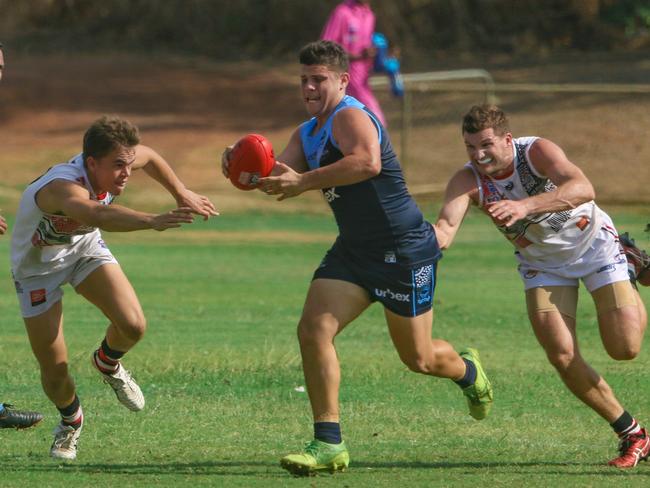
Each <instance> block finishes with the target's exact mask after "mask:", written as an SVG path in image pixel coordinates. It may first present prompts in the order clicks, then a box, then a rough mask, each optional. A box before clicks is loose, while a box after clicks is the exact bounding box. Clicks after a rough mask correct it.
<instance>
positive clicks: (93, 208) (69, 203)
mask: <svg viewBox="0 0 650 488" xmlns="http://www.w3.org/2000/svg"><path fill="white" fill-rule="evenodd" d="M36 204H37V205H38V207H39V208H40V209H41V210H42V211H43V212H46V213H49V214H55V215H65V216H66V217H70V218H71V219H73V220H76V221H77V222H80V223H82V224H85V225H87V226H90V227H99V228H100V229H103V230H106V231H112V232H128V231H133V230H142V229H155V230H159V231H162V230H166V229H170V228H172V227H180V226H181V224H191V223H192V221H193V220H194V217H193V215H192V213H194V210H193V209H191V208H189V207H179V208H176V209H173V210H170V211H169V212H165V213H162V214H158V215H156V214H151V213H146V212H139V211H137V210H133V209H130V208H127V207H123V206H121V205H102V204H100V203H98V202H96V201H94V200H91V199H90V194H89V193H88V190H87V189H86V188H84V187H82V186H81V185H79V184H77V183H75V182H72V181H68V180H54V181H52V182H51V183H49V184H47V185H46V186H45V187H43V188H42V189H41V190H40V191H39V192H38V194H37V196H36Z"/></svg>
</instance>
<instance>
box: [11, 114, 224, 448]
mask: <svg viewBox="0 0 650 488" xmlns="http://www.w3.org/2000/svg"><path fill="white" fill-rule="evenodd" d="M139 142H140V139H139V135H138V131H137V129H136V128H135V127H134V126H133V125H131V124H130V123H129V122H128V121H126V120H123V119H120V118H118V117H109V116H104V117H102V118H100V119H99V120H97V121H95V122H94V123H93V124H92V125H91V126H90V128H89V129H88V130H87V131H86V133H85V135H84V140H83V152H82V153H81V154H78V155H76V156H74V157H73V158H72V159H70V160H69V161H68V162H67V163H62V164H57V165H55V166H53V167H51V168H50V169H49V170H48V171H47V172H45V173H44V174H43V175H42V176H40V177H39V178H38V179H36V180H35V181H33V182H32V183H31V184H30V185H29V186H28V187H27V189H26V190H25V192H24V193H23V196H22V199H21V201H20V207H19V209H18V214H17V216H16V223H15V227H14V232H13V238H12V241H11V263H12V272H13V276H14V280H15V282H16V292H17V294H18V301H19V304H20V309H21V312H22V315H23V318H24V321H25V326H26V328H27V334H28V336H29V341H30V343H31V346H32V350H33V352H34V355H35V356H36V359H37V360H38V363H39V366H40V370H41V381H42V384H43V389H44V391H45V394H46V395H47V397H48V398H49V399H50V400H51V401H52V403H54V405H55V406H56V408H57V409H58V410H59V412H60V414H61V422H60V423H59V424H58V425H57V427H56V429H55V430H54V442H53V444H52V447H51V449H50V455H51V456H52V457H54V458H61V459H75V458H76V455H77V441H78V439H79V435H80V433H81V429H82V427H83V420H84V417H83V411H82V408H81V404H80V402H79V398H78V397H77V394H76V389H75V385H74V382H73V379H72V377H71V376H70V373H69V371H68V350H67V346H66V344H65V341H64V338H63V305H62V296H63V291H62V290H61V288H62V286H63V285H64V284H66V283H70V284H71V285H72V286H73V287H74V289H75V291H76V292H77V293H79V294H80V295H82V296H83V297H84V298H85V299H86V300H88V301H89V302H90V303H92V304H93V305H95V306H96V307H97V308H98V309H99V310H101V311H102V313H103V314H104V315H105V316H106V317H107V318H108V320H109V321H110V324H109V326H108V328H107V330H106V336H105V338H104V340H103V341H102V343H101V345H100V347H99V348H98V349H97V350H96V351H95V352H94V353H93V355H92V364H93V366H94V367H95V368H96V369H97V370H98V371H99V373H100V374H101V375H102V378H103V379H104V381H105V382H106V383H108V384H109V385H110V386H111V388H112V389H113V390H114V391H115V394H116V395H117V398H118V400H119V401H120V402H121V403H122V404H123V405H124V406H125V407H126V408H128V409H129V410H132V411H138V410H142V408H143V407H144V397H143V395H142V392H141V391H140V387H139V386H138V385H137V383H136V382H135V381H134V380H133V378H132V377H131V374H130V373H129V372H128V371H127V370H126V369H125V368H124V367H123V366H122V363H121V359H122V357H123V356H124V354H125V353H127V352H128V351H129V350H130V349H131V348H132V347H133V346H134V345H135V344H136V343H137V342H138V341H139V340H140V339H141V338H142V336H143V334H144V332H145V328H146V322H145V317H144V314H143V312H142V308H141V307H140V302H139V301H138V298H137V296H136V294H135V291H134V290H133V287H132V286H131V283H130V282H129V280H128V279H127V277H126V276H125V275H124V272H123V271H122V268H121V267H120V265H119V264H118V263H117V261H116V260H115V258H114V257H113V255H112V254H111V251H110V250H109V249H108V247H107V246H106V244H105V243H104V241H103V240H102V236H101V234H100V231H99V229H103V230H106V231H111V232H128V231H134V230H141V229H155V230H158V231H163V230H166V229H169V228H173V227H180V226H181V224H189V223H192V221H193V215H192V214H197V215H201V216H203V218H204V219H207V218H208V217H210V216H211V215H216V211H215V208H214V205H213V204H212V203H211V202H210V201H209V200H208V199H207V198H206V197H204V196H201V195H197V194H196V193H194V192H192V191H190V190H188V189H187V188H185V186H184V185H183V183H182V182H181V181H180V180H179V179H178V177H177V176H176V174H175V173H174V171H173V170H172V169H171V167H170V166H169V164H167V162H166V161H165V160H164V159H163V158H162V157H161V156H160V155H159V154H158V153H156V152H155V151H154V150H153V149H151V148H149V147H147V146H143V145H141V144H140V143H139ZM137 169H143V170H144V171H145V172H146V173H147V174H148V175H149V176H150V177H152V178H153V179H155V180H156V181H158V182H159V183H160V184H161V185H162V186H163V187H164V188H165V189H166V190H167V191H169V193H171V195H172V196H173V197H174V198H175V200H176V203H177V205H178V207H177V208H175V209H173V210H170V211H169V212H164V213H161V214H158V215H155V214H150V213H145V212H139V211H136V210H132V209H130V208H127V207H123V206H119V205H112V203H113V200H114V198H115V197H116V196H118V195H120V194H121V193H122V192H123V191H124V188H125V186H126V184H127V182H128V180H129V177H130V176H131V172H132V171H134V170H137Z"/></svg>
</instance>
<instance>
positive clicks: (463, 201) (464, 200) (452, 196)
mask: <svg viewBox="0 0 650 488" xmlns="http://www.w3.org/2000/svg"><path fill="white" fill-rule="evenodd" d="M475 191H476V183H475V181H474V176H473V175H472V173H471V171H469V170H468V169H466V168H463V169H462V170H460V171H459V172H458V173H456V174H455V175H454V176H452V178H451V179H450V180H449V183H448V184H447V189H446V191H445V201H444V204H443V206H442V209H440V213H439V214H438V220H437V221H436V223H435V224H434V225H433V228H434V230H435V232H436V239H437V240H438V245H439V246H440V249H447V248H449V247H450V246H451V243H452V242H453V240H454V237H455V236H456V232H458V229H459V228H460V224H462V222H463V219H464V218H465V214H466V213H467V210H468V209H469V206H470V203H471V201H472V200H471V194H472V193H473V192H475Z"/></svg>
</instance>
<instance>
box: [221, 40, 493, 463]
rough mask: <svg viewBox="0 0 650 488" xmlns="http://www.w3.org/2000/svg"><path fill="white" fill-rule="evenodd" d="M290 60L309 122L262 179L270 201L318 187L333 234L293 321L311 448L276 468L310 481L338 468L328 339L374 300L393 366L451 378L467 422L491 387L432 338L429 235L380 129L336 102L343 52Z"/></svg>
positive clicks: (335, 369) (327, 50)
mask: <svg viewBox="0 0 650 488" xmlns="http://www.w3.org/2000/svg"><path fill="white" fill-rule="evenodd" d="M300 63H301V65H302V71H301V84H302V95H303V101H304V103H305V106H306V108H307V112H308V113H309V114H310V115H311V116H312V117H313V118H312V119H311V120H309V121H308V122H306V123H305V124H302V125H301V126H300V127H298V129H296V130H295V131H294V133H293V135H292V136H291V139H290V141H289V144H288V145H287V147H286V148H285V149H284V151H282V153H280V155H279V156H278V161H277V162H276V165H275V167H274V170H273V173H272V175H271V176H269V177H267V178H261V179H260V182H261V189H262V190H263V191H265V192H266V193H267V194H269V195H278V200H284V199H286V198H291V197H295V196H297V195H299V194H301V193H303V192H305V191H308V190H321V191H322V192H323V195H324V196H325V199H326V200H327V201H328V202H329V204H330V206H331V207H332V210H333V211H334V215H335V217H336V221H337V223H338V226H339V231H340V235H339V237H338V238H337V239H336V242H335V243H334V245H333V246H332V248H331V249H330V250H329V251H328V252H327V254H326V256H325V258H324V259H323V261H322V262H321V264H320V266H319V267H318V269H317V270H316V271H315V273H314V277H313V280H312V282H311V285H310V288H309V292H308V294H307V299H306V301H305V306H304V309H303V313H302V317H301V319H300V323H299V325H298V337H299V342H300V351H301V355H302V361H303V371H304V374H305V382H306V385H307V392H308V394H309V400H310V402H311V407H312V413H313V416H314V440H313V441H312V442H311V443H310V444H309V445H308V446H307V448H306V449H305V451H304V452H301V453H298V454H290V455H288V456H285V457H284V458H282V460H281V465H282V466H283V467H284V468H285V469H287V470H289V471H290V472H292V473H294V474H310V473H313V472H316V471H320V470H342V469H345V468H346V467H347V465H348V462H349V454H348V451H347V448H346V446H345V443H344V442H343V441H342V439H341V429H340V424H339V404H338V395H339V383H340V369H339V363H338V359H337V356H336V350H335V348H334V338H335V337H336V335H337V334H338V333H339V332H340V331H341V330H343V329H344V328H345V327H346V326H347V325H348V324H349V323H350V322H352V321H353V320H354V319H355V318H356V317H358V316H359V315H360V314H361V313H362V312H363V311H364V310H365V309H366V308H368V307H369V306H370V305H371V304H372V302H374V301H378V302H380V303H381V304H382V305H383V307H384V313H385V316H386V322H387V324H388V329H389V331H390V335H391V338H392V340H393V343H394V345H395V348H396V349H397V351H398V353H399V356H400V358H401V359H402V361H403V362H404V363H405V364H406V365H407V366H408V367H409V368H410V369H411V370H413V371H415V372H418V373H423V374H428V375H431V376H438V377H442V378H450V379H453V380H454V381H456V382H457V383H458V384H459V386H461V387H462V388H463V392H464V394H465V395H466V396H467V399H468V403H469V407H470V414H471V415H472V416H473V417H474V418H476V419H482V418H485V416H486V415H487V413H488V410H489V407H490V405H491V402H492V390H491V387H490V384H489V381H488V380H487V377H486V376H485V373H484V372H483V370H482V368H481V365H480V363H479V362H478V354H477V353H476V351H474V350H468V351H466V352H464V353H461V354H460V355H459V354H458V353H457V352H456V351H455V350H454V349H453V347H452V346H451V345H450V344H449V343H447V342H445V341H442V340H438V339H436V340H432V339H431V328H432V318H433V312H432V309H431V306H432V302H433V292H434V289H435V276H436V262H437V260H438V259H439V257H440V251H439V249H438V246H437V243H436V238H435V234H434V233H433V229H432V226H431V224H429V223H427V222H426V221H425V220H424V218H423V217H422V213H421V212H420V210H419V209H418V208H417V206H416V204H415V202H414V201H413V199H412V198H411V196H410V195H409V193H408V191H407V189H406V185H405V183H404V177H403V175H402V171H401V169H400V165H399V162H398V161H397V158H396V156H395V153H394V151H393V149H392V147H391V144H390V140H389V138H388V135H387V133H386V131H385V130H384V128H383V127H382V126H381V124H380V123H379V122H377V119H376V117H375V116H374V115H373V114H372V113H371V112H370V111H368V110H367V109H366V108H365V107H364V106H363V105H362V104H361V103H359V102H358V101H357V100H355V99H354V98H352V97H348V96H346V95H345V89H346V86H347V84H348V81H349V75H348V72H347V69H348V59H347V55H346V54H345V51H344V50H343V49H342V48H341V46H339V45H338V44H336V43H333V42H330V41H318V42H314V43H311V44H308V45H307V46H305V47H304V48H303V49H302V50H301V52H300ZM228 157H229V149H227V150H226V151H225V152H224V157H223V159H222V165H223V170H224V174H225V175H226V176H227V175H228Z"/></svg>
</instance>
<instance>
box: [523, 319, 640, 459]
mask: <svg viewBox="0 0 650 488" xmlns="http://www.w3.org/2000/svg"><path fill="white" fill-rule="evenodd" d="M529 316H530V319H531V323H532V324H533V330H534V331H535V335H536V336H537V340H538V341H539V343H540V344H541V345H542V347H543V348H544V350H545V351H546V355H547V357H548V359H549V361H550V362H551V364H552V365H553V366H554V367H555V369H556V370H557V371H558V373H559V374H560V377H561V378H562V381H563V382H564V384H565V385H566V386H567V388H568V389H569V390H570V391H571V392H572V393H573V394H574V395H575V396H576V397H578V398H579V399H580V400H582V402H583V403H585V404H586V405H588V406H589V407H591V408H592V409H593V410H594V411H595V412H596V413H598V415H600V416H601V417H602V418H604V419H605V420H607V422H608V423H609V424H610V425H611V426H612V428H613V429H614V431H615V432H616V433H617V434H618V435H619V437H620V438H621V443H620V444H619V451H620V454H621V455H620V456H619V457H617V458H615V459H613V460H612V461H610V464H611V465H614V466H617V467H622V468H627V467H634V466H636V464H637V463H638V462H639V460H640V459H642V458H644V457H647V456H648V451H650V439H647V437H646V432H645V429H642V428H641V426H640V425H639V424H638V423H637V421H636V420H635V419H634V418H633V417H632V416H631V415H630V414H629V413H628V412H627V411H626V410H625V409H624V408H623V407H622V406H621V404H620V403H619V401H618V400H617V399H616V396H615V395H614V392H613V391H612V389H611V388H610V387H609V385H608V384H607V382H606V381H605V380H604V379H603V378H602V377H601V376H600V375H599V374H598V373H597V372H596V371H595V370H594V369H593V368H592V367H591V366H589V364H587V362H586V361H585V360H584V359H583V358H582V356H581V355H580V351H579V348H578V341H577V338H576V330H575V319H574V318H573V317H570V316H568V315H564V314H561V313H560V312H557V311H555V312H552V311H549V312H535V313H529Z"/></svg>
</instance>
